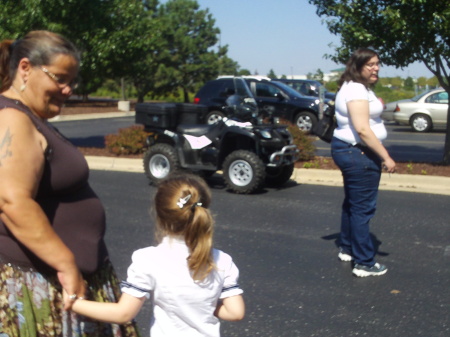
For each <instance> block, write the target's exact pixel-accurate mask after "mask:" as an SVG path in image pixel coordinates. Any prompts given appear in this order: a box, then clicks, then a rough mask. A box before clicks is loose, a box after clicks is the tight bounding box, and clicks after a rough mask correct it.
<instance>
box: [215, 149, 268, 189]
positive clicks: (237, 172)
mask: <svg viewBox="0 0 450 337" xmlns="http://www.w3.org/2000/svg"><path fill="white" fill-rule="evenodd" d="M223 174H224V179H225V183H226V185H227V187H228V188H229V189H231V190H233V191H234V192H235V193H239V194H249V193H252V192H255V191H257V190H259V189H261V188H262V186H263V185H264V179H265V177H266V170H265V165H264V163H263V161H262V160H261V159H260V158H259V157H258V156H257V155H256V154H255V153H253V152H250V151H245V150H238V151H234V152H231V153H230V154H229V155H228V156H227V157H226V158H225V161H224V163H223Z"/></svg>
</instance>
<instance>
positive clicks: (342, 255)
mask: <svg viewBox="0 0 450 337" xmlns="http://www.w3.org/2000/svg"><path fill="white" fill-rule="evenodd" d="M338 258H339V260H341V261H343V262H350V261H352V260H353V256H351V255H350V254H347V253H346V252H344V251H343V250H342V248H339V254H338Z"/></svg>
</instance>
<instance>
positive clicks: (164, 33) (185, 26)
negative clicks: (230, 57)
mask: <svg viewBox="0 0 450 337" xmlns="http://www.w3.org/2000/svg"><path fill="white" fill-rule="evenodd" d="M157 16H158V19H159V20H160V23H161V26H160V28H162V30H160V31H159V32H158V33H159V34H160V35H161V37H162V38H163V39H164V40H165V41H166V44H165V45H164V46H163V47H164V49H160V50H158V53H159V54H160V55H159V56H158V58H159V59H160V60H162V61H163V63H164V66H161V67H159V68H158V72H157V74H156V77H157V78H159V79H160V80H163V81H162V82H161V85H162V86H163V87H164V88H165V90H169V91H170V90H172V91H176V90H178V89H179V88H181V90H182V92H183V96H184V101H185V102H189V92H192V91H194V90H196V89H197V86H198V83H203V82H205V81H206V80H208V79H211V78H213V77H216V76H217V75H219V59H220V58H221V57H223V56H224V55H225V54H226V51H227V48H226V47H219V51H218V52H215V51H213V50H212V47H213V46H214V45H215V44H216V43H217V42H218V35H219V33H220V30H219V29H218V28H216V27H215V26H214V24H215V20H214V19H213V18H212V16H211V14H210V13H209V11H208V9H206V10H199V5H198V3H197V2H196V1H193V0H169V1H167V3H165V4H163V5H161V6H160V7H159V8H158V13H157ZM160 88H161V86H160Z"/></svg>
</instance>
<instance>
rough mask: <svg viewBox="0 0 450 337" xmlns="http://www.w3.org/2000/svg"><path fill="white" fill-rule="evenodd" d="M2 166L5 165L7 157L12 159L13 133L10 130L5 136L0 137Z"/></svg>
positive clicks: (0, 161) (0, 164) (0, 163)
mask: <svg viewBox="0 0 450 337" xmlns="http://www.w3.org/2000/svg"><path fill="white" fill-rule="evenodd" d="M0 138H1V140H0V166H2V165H3V160H4V159H5V158H7V157H12V152H11V140H12V136H11V131H10V130H9V128H8V129H7V130H6V132H5V134H4V135H3V136H0Z"/></svg>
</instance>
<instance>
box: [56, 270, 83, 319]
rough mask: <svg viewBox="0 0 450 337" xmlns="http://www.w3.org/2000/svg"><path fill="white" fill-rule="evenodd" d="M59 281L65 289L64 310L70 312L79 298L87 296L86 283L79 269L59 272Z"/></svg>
mask: <svg viewBox="0 0 450 337" xmlns="http://www.w3.org/2000/svg"><path fill="white" fill-rule="evenodd" d="M58 279H59V282H60V283H61V285H62V287H63V300H64V310H70V309H71V308H72V305H73V303H74V302H75V301H76V300H77V298H83V297H84V296H85V292H86V285H85V282H84V280H83V277H82V276H81V273H80V272H79V270H78V269H75V270H73V271H70V272H58Z"/></svg>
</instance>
